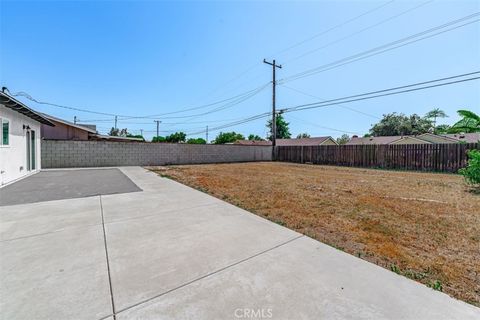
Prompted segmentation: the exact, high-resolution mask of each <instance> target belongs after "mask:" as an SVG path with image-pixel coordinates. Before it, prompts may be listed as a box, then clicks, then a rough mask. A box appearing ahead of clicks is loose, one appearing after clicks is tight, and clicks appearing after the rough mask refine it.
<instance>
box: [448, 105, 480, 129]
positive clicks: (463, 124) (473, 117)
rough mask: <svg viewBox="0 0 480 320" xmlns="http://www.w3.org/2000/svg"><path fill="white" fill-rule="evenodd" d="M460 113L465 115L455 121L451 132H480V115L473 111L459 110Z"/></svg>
mask: <svg viewBox="0 0 480 320" xmlns="http://www.w3.org/2000/svg"><path fill="white" fill-rule="evenodd" d="M457 112H458V114H459V115H460V116H461V117H463V118H462V119H461V120H460V121H458V122H457V123H455V124H454V125H453V126H452V127H451V128H450V129H449V130H448V132H449V133H459V132H464V133H471V132H480V116H479V115H477V114H475V113H474V112H472V111H468V110H458V111H457Z"/></svg>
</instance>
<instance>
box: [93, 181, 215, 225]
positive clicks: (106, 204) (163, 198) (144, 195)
mask: <svg viewBox="0 0 480 320" xmlns="http://www.w3.org/2000/svg"><path fill="white" fill-rule="evenodd" d="M157 179H158V178H157ZM188 191H189V192H188V193H187V195H188V199H186V198H185V196H183V195H184V193H185V190H176V189H174V188H172V189H170V190H165V191H158V192H138V193H127V194H118V195H107V196H102V206H103V212H104V216H105V222H107V223H109V222H113V221H120V220H125V219H132V218H140V217H145V216H152V215H158V214H162V213H163V212H166V211H177V212H179V211H182V210H184V209H189V208H195V207H201V206H205V205H209V204H218V203H222V201H221V200H219V199H216V198H214V197H211V196H209V195H207V194H205V193H202V192H199V191H195V190H192V189H190V190H188Z"/></svg>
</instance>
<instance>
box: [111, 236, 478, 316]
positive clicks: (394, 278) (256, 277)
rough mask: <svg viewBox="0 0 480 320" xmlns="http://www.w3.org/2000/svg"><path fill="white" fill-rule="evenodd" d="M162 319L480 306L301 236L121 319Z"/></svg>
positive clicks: (456, 311) (454, 311)
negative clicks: (456, 298)
mask: <svg viewBox="0 0 480 320" xmlns="http://www.w3.org/2000/svg"><path fill="white" fill-rule="evenodd" d="M253 313H255V314H257V315H260V314H261V315H263V317H261V316H257V317H252V314H253ZM159 318H161V319H239V318H256V319H259V318H269V319H445V320H447V319H448V320H451V319H462V320H467V319H480V309H478V308H476V307H474V306H471V305H468V304H466V303H464V302H461V301H457V300H454V299H452V298H450V297H448V296H447V295H445V294H443V293H440V292H437V291H433V290H432V289H429V288H427V287H425V286H423V285H421V284H419V283H416V282H414V281H411V280H409V279H406V278H404V277H402V276H399V275H397V274H395V273H393V272H389V271H388V270H385V269H383V268H381V267H378V266H376V265H374V264H371V263H368V262H366V261H363V260H361V259H357V258H355V257H353V256H351V255H348V254H346V253H344V252H341V251H338V250H336V249H334V248H331V247H329V246H326V245H324V244H321V243H319V242H318V241H315V240H313V239H310V238H307V237H302V238H299V239H296V240H294V241H292V242H289V243H287V244H285V245H282V246H280V247H277V248H275V249H272V250H270V251H268V252H265V253H264V254H261V255H259V256H256V257H253V258H252V259H249V260H246V261H244V262H242V263H240V264H237V265H235V266H233V267H231V268H227V269H225V270H222V271H220V272H218V273H216V274H213V275H211V276H209V277H206V278H203V279H200V280H199V281H196V282H194V283H192V284H190V285H188V286H184V287H182V288H179V289H178V290H175V291H172V292H169V293H166V294H165V295H162V296H160V297H158V298H155V299H152V300H150V301H148V302H146V303H144V304H141V305H138V306H135V307H133V308H130V309H128V310H126V311H124V312H120V313H119V314H117V319H118V320H126V319H145V320H147V319H159Z"/></svg>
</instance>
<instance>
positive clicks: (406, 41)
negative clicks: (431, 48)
mask: <svg viewBox="0 0 480 320" xmlns="http://www.w3.org/2000/svg"><path fill="white" fill-rule="evenodd" d="M479 15H480V12H476V13H474V14H471V15H468V16H465V17H463V18H460V19H457V20H453V21H450V22H447V23H445V24H443V25H440V26H437V27H434V28H431V29H428V30H425V31H422V32H419V33H416V34H413V35H410V36H408V37H405V38H402V39H399V40H396V41H393V42H389V43H387V44H384V45H381V46H378V47H375V48H373V49H369V50H366V51H363V52H360V53H358V54H355V55H352V56H349V57H346V58H343V59H340V60H337V61H334V62H331V63H328V64H325V65H322V66H319V67H315V68H312V69H308V70H305V71H302V72H299V73H297V74H294V75H291V76H289V77H286V78H283V79H281V80H279V82H280V84H283V83H285V82H289V81H293V80H297V79H300V78H303V77H308V76H311V75H314V74H317V73H320V72H325V71H327V70H330V69H333V68H338V67H340V66H343V65H346V64H350V63H353V62H355V61H358V60H363V59H366V58H369V57H372V56H375V55H378V54H381V53H384V52H387V51H391V50H394V49H397V48H400V47H403V46H406V45H409V44H412V43H415V42H418V41H421V40H424V39H428V38H431V37H434V36H437V35H440V34H442V33H445V32H449V31H452V30H455V29H458V28H461V27H464V26H466V25H469V24H472V23H475V22H478V21H480V20H479V19H476V20H473V21H469V22H467V23H464V24H462V25H459V26H455V27H452V28H450V29H446V30H442V31H439V32H437V33H434V34H430V35H429V33H432V32H435V31H437V30H440V29H444V28H447V27H450V26H452V25H455V24H458V23H461V22H464V21H466V20H469V19H471V18H474V17H477V16H479ZM424 35H426V36H424ZM421 36H424V37H422V38H419V39H416V38H418V37H421ZM410 40H411V41H410Z"/></svg>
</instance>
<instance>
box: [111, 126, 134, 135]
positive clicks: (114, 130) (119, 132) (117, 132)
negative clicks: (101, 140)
mask: <svg viewBox="0 0 480 320" xmlns="http://www.w3.org/2000/svg"><path fill="white" fill-rule="evenodd" d="M128 134H129V133H128V130H127V128H124V129H121V130H120V129H118V128H114V127H112V129H110V132H109V133H108V135H109V136H113V137H126V136H128Z"/></svg>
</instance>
